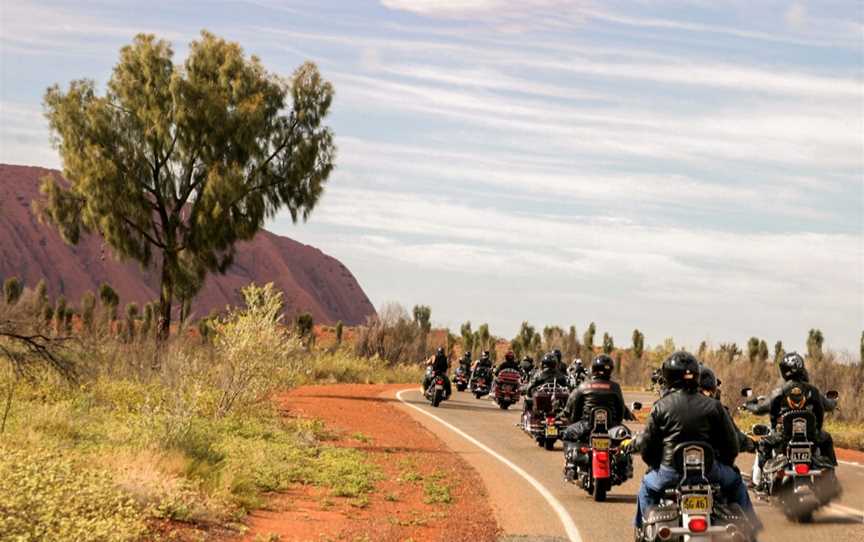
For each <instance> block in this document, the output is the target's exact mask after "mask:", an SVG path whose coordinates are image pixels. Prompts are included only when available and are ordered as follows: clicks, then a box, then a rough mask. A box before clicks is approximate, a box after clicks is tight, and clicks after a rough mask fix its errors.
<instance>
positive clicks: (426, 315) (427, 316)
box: [412, 305, 432, 333]
mask: <svg viewBox="0 0 864 542" xmlns="http://www.w3.org/2000/svg"><path fill="white" fill-rule="evenodd" d="M412 313H413V315H414V323H415V324H416V325H417V327H419V328H420V331H422V332H423V333H429V331H430V330H431V329H432V322H431V318H432V309H431V308H429V307H427V306H426V305H414V310H413V311H412Z"/></svg>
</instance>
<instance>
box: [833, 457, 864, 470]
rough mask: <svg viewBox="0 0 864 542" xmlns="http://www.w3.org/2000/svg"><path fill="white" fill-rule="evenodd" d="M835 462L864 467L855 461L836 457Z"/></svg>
mask: <svg viewBox="0 0 864 542" xmlns="http://www.w3.org/2000/svg"><path fill="white" fill-rule="evenodd" d="M837 462H838V463H841V464H843V465H849V466H852V467H858V468H859V469H864V465H862V464H861V463H856V462H855V461H843V460H842V459H838V460H837Z"/></svg>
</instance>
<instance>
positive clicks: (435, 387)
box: [424, 374, 446, 408]
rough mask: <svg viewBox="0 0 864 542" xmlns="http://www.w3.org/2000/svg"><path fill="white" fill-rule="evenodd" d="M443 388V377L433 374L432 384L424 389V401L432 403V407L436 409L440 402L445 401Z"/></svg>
mask: <svg viewBox="0 0 864 542" xmlns="http://www.w3.org/2000/svg"><path fill="white" fill-rule="evenodd" d="M444 386H445V384H444V376H443V375H440V374H435V375H433V376H432V382H431V383H430V384H429V387H428V388H426V391H425V392H424V395H425V396H426V399H428V400H429V402H430V403H432V406H433V407H436V408H437V407H438V405H440V404H441V401H443V400H444V399H445V396H444V394H445V391H446V388H445V387H444Z"/></svg>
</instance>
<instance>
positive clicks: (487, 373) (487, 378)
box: [470, 367, 492, 399]
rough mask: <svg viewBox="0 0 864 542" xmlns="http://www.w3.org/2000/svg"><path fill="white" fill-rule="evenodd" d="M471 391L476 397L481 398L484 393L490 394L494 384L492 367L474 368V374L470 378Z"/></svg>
mask: <svg viewBox="0 0 864 542" xmlns="http://www.w3.org/2000/svg"><path fill="white" fill-rule="evenodd" d="M470 385H471V393H473V394H474V397H476V398H477V399H480V398H481V397H483V396H484V395H489V390H490V389H491V385H492V369H491V368H490V367H477V368H476V369H474V375H473V376H472V377H471V380H470Z"/></svg>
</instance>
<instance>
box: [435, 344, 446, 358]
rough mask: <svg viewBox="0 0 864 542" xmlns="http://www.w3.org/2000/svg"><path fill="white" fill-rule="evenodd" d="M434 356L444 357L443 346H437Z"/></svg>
mask: <svg viewBox="0 0 864 542" xmlns="http://www.w3.org/2000/svg"><path fill="white" fill-rule="evenodd" d="M435 354H436V355H438V356H444V355H445V354H444V347H443V346H439V347H438V351H437V352H435Z"/></svg>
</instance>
